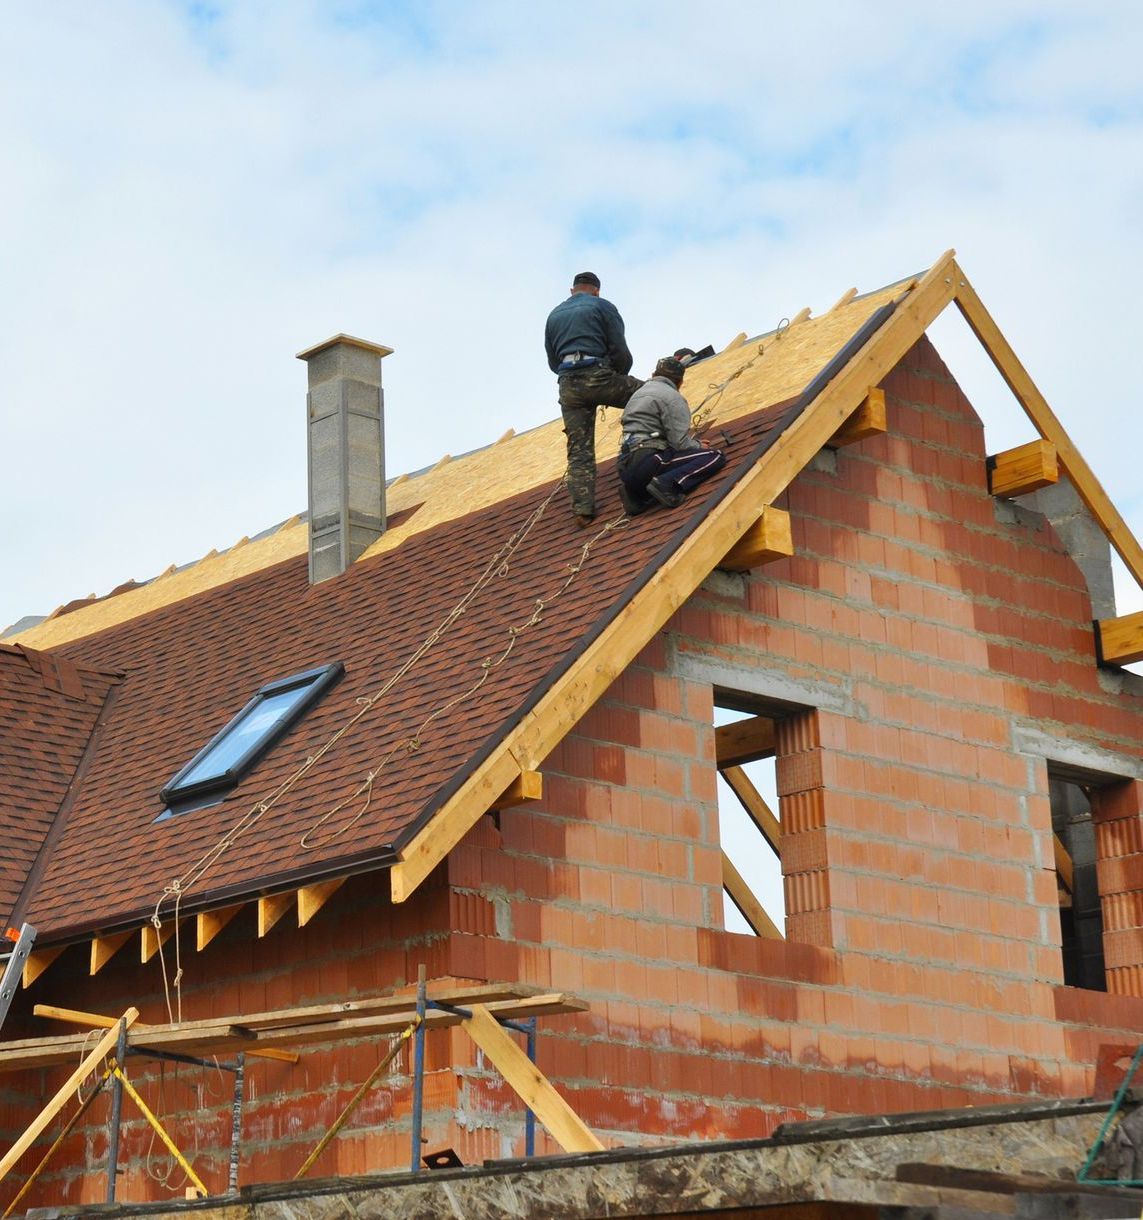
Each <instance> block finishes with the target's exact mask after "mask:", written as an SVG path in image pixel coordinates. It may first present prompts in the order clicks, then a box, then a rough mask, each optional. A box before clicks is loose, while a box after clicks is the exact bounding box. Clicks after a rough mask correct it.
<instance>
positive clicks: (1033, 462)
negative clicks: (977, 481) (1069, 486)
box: [988, 439, 1060, 496]
mask: <svg viewBox="0 0 1143 1220" xmlns="http://www.w3.org/2000/svg"><path fill="white" fill-rule="evenodd" d="M1059 478H1060V464H1059V461H1058V460H1057V455H1056V447H1055V445H1053V444H1052V443H1051V441H1046V440H1043V439H1041V440H1036V441H1029V442H1028V443H1027V444H1026V445H1018V446H1017V447H1016V448H1015V449H1006V450H1005V451H1004V452H1003V453H997V454H995V455H993V456H992V457H990V458H989V459H988V490H989V491H990V492H991V493H992V494H993V495H994V496H1026V495H1027V494H1028V493H1029V492H1032V491H1039V490H1040V488H1041V487H1050V486H1051V485H1052V484H1053V483H1057V482H1059Z"/></svg>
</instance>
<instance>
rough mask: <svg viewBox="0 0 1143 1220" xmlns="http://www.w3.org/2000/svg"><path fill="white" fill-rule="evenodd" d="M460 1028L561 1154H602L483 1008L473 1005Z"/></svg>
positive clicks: (574, 1115) (592, 1137)
mask: <svg viewBox="0 0 1143 1220" xmlns="http://www.w3.org/2000/svg"><path fill="white" fill-rule="evenodd" d="M471 1012H472V1016H471V1017H469V1018H468V1020H466V1021H463V1022H462V1023H461V1027H462V1028H463V1029H464V1030H465V1031H466V1033H467V1034H468V1036H469V1037H470V1038H471V1039H472V1040H473V1042H475V1043H476V1045H477V1046H479V1047H480V1049H481V1050H482V1051H483V1052H484V1053H485V1055H486V1056H487V1057H488V1058H489V1059H490V1060H491V1061H492V1062H493V1063H494V1064H495V1065H496V1067H497V1069H498V1070H499V1072H500V1075H501V1076H503V1077H504V1079H505V1080H506V1081H507V1082H508V1084H510V1085H511V1086H512V1088H513V1089H515V1090H516V1092H517V1093H518V1094H519V1096H520V1099H521V1100H522V1101H523V1102H524V1104H525V1105H526V1106H527V1107H528V1109H529V1110H531V1111H532V1113H533V1114H535V1115H536V1117H537V1118H539V1120H540V1122H542V1123H543V1124H544V1126H545V1127H546V1128H547V1129H548V1134H549V1135H550V1136H551V1137H552V1139H554V1140H555V1141H556V1143H557V1144H559V1146H560V1147H561V1148H562V1149H563V1150H564V1151H565V1152H602V1151H603V1144H602V1143H600V1141H599V1138H598V1137H597V1136H596V1135H595V1133H594V1132H593V1131H592V1130H591V1128H590V1127H589V1126H588V1125H587V1124H586V1123H585V1122H584V1121H583V1119H582V1118H580V1116H579V1115H578V1114H577V1113H576V1112H575V1111H574V1110H573V1109H572V1108H571V1106H569V1105H568V1103H567V1102H566V1101H565V1100H564V1099H563V1098H562V1097H561V1096H560V1095H559V1093H557V1092H556V1090H555V1089H554V1088H553V1087H552V1084H551V1081H549V1080H548V1078H547V1077H546V1076H545V1075H544V1074H543V1072H541V1071H540V1069H539V1068H538V1067H536V1065H535V1064H534V1063H533V1062H532V1061H531V1060H530V1059H529V1058H528V1056H527V1055H525V1054H524V1052H523V1051H522V1050H521V1049H520V1048H519V1047H518V1046H517V1045H516V1043H515V1042H513V1041H512V1039H511V1037H510V1036H509V1035H508V1033H507V1031H506V1030H504V1029H503V1028H502V1027H501V1026H500V1025H499V1024H498V1023H497V1021H496V1020H495V1019H494V1018H493V1016H492V1014H491V1013H490V1012H489V1011H488V1009H487V1008H485V1007H483V1006H482V1005H480V1004H474V1005H473V1006H472V1009H471Z"/></svg>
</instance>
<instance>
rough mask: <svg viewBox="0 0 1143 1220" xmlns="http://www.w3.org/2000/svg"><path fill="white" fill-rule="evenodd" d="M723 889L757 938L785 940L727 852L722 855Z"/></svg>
mask: <svg viewBox="0 0 1143 1220" xmlns="http://www.w3.org/2000/svg"><path fill="white" fill-rule="evenodd" d="M722 888H723V889H724V890H726V892H727V893H728V894H729V895H730V900H731V902H733V903H734V905H735V906H736V907H737V908H738V911H739V914H740V915H741V916H742V918H743V919H745V920H746V922H747V923H748V924H749V925H750V926H751V928H753V930H754V935H755V936H762V937H765V938H766V939H767V940H784V939H785V937H784V936H783V935H782V933H781V932H780V931H779V930H778V925H777V924H776V923H775V922H774V921H773V920H772V919H771V918H770V916H769V915H768V914H767V913H766V908H765V907H764V906H763V905H762V904H761V903H760V902H759V901H758V898H757V896H756V895H755V893H754V891H753V890H752V889H751V888H750V885H749V883H748V882H747V880H746V878H745V877H743V875H742V874H741V873H740V872H739V871H738V869H737V868H735V867H734V861H733V860H732V859H731V858H730V857H729V856H728V855H727V854H726V852H723V853H722Z"/></svg>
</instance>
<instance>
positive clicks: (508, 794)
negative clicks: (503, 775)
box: [492, 771, 544, 809]
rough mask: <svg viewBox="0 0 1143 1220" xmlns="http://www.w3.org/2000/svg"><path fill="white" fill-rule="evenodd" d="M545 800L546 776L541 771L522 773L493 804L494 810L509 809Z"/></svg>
mask: <svg viewBox="0 0 1143 1220" xmlns="http://www.w3.org/2000/svg"><path fill="white" fill-rule="evenodd" d="M543 799H544V776H543V773H542V772H540V771H521V772H520V774H519V775H517V776H516V778H515V779H514V780H513V781H512V782H511V783H510V784H509V785H508V787H507V788H505V789H504V791H503V792H502V793H501V794H500V795H499V796H498V797H497V798H496V800H495V801H494V802H493V804H492V808H493V809H508V808H510V807H511V806H512V805H523V804H526V803H527V802H529V801H540V800H543Z"/></svg>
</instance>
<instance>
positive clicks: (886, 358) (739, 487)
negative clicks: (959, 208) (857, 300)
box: [390, 250, 959, 902]
mask: <svg viewBox="0 0 1143 1220" xmlns="http://www.w3.org/2000/svg"><path fill="white" fill-rule="evenodd" d="M958 277H959V270H958V268H957V266H956V262H955V259H954V258H953V252H952V251H951V250H950V251H949V252H948V253H947V254H945V255H943V256H942V257H941V258H940V259H939V260H938V261H937V262H936V263H935V264H934V265H933V266H932V267H931V268H930V269H929V271H927V272H926V273H925V275H924V276H923V277H922V278H921V279H920V280H919V281H918V282H917V283H916V285H915V286H914V287H912V288H911V289H910V290H909V292H908V295H907V296H906V297H905V298H904V299H903V300H902V301H900V303H899V304H898V305H897V307H896V309H895V310H894V311H893V314H892V315H891V316H890V317H889V318H888V320H887V321H886V322H885V323H884V324H883V325H882V326H880V327H879V328H878V329H877V331H876V332H875V334H874V335H873V336H872V337H871V338H870V340H869V342H868V343H866V344H865V345H864V346H863V347H862V349H861V350H860V351H859V352H858V353H857V354H856V355H855V356H854V357H853V358H852V359H851V360H850V361H849V363H848V364H847V365H846V366H845V368H844V369H842V370H841V372H839V373H838V375H837V376H836V377H834V378H832V379H831V380H830V381H829V383H828V384H827V385H826V386H825V387H824V388H823V389H822V390H821V392H820V393H819V394H818V396H817V397H816V398H815V399H814V401H813V402H812V403H811V404H810V405H809V406H808V407H807V409H806V410H805V411H803V412H802V413H801V414H800V415H799V416H798V417H797V419H795V420H794V421H793V422H792V423H791V424H790V426H789V427H788V428H786V429H785V430H784V431H783V432H782V434H781V436H779V437H778V438H777V439H776V440H775V441H774V444H773V445H772V446H771V447H770V449H769V450H768V451H767V452H766V453H765V454H764V455H763V456H762V458H761V459H760V460H759V461H758V462H757V464H756V465H755V466H754V467H753V468H752V469H751V470H749V471H748V472H747V473H746V474H744V475H743V476H742V478H740V479H739V480H738V482H737V483H735V485H734V486H733V487H732V488H730V490H729V491H728V492H727V494H726V496H725V497H724V498H723V499H722V501H721V502H720V503H719V505H718V508H717V509H716V510H715V511H714V512H712V513H710V514H709V515H708V516H707V517H706V518H704V519H703V520H702V521H700V522H699V523H698V525H697V526H696V528H695V529H694V530H693V531H692V532H691V533H690V534H689V535H688V536H687V537H686V538H685V539H684V540H683V542H682V543H680V545H679V547H678V548H677V549H676V551H675V552H674V554H673V555H672V556H671V557H670V558H669V559H668V560H667V561H666V563H664V564H663V566H662V567H661V568H660V569H659V570H658V571H657V572H656V573H655V574H654V575H653V576H652V577H651V578H650V579H649V580H648V582H647V583H646V584H645V585H644V586H643V587H642V588H640V589H639V590H637V591H636V593H635V594H634V595H633V596H632V597H631V599H630V600H629V601H628V603H627V605H626V606H624V608H623V610H622V611H621V612H620V613H619V614H617V615H616V616H615V618H614V619H612V621H611V622H610V623H609V624H608V625H607V627H606V628H605V629H604V630H603V631H601V632H600V633H599V635H598V636H596V638H595V639H594V640H593V641H592V643H591V644H589V645H588V647H587V648H585V649H584V650H583V652H582V653H580V655H579V656H578V657H577V658H576V659H575V661H574V662H573V663H572V665H570V666H569V668H568V670H567V672H566V673H565V674H564V676H563V677H562V678H561V680H560V681H558V682H556V683H555V684H553V686H552V687H551V688H550V689H549V690H548V691H546V692H545V693H544V694H543V695H542V696H541V697H540V699H539V700H538V701H537V702H536V704H535V706H534V707H533V708H532V709H531V710H530V711H529V712H528V713H527V714H526V715H525V716H524V717H523V719H522V720H521V721H520V722H519V724H517V725H516V727H515V728H513V729H510V730H509V731H508V732H507V733H506V734H505V735H504V737H503V738H502V739H501V741H500V742H499V743H498V744H497V745H496V747H495V748H494V749H493V750H492V752H491V753H490V754H489V755H488V757H487V758H486V759H485V760H484V761H483V762H482V763H481V764H480V765H479V766H478V767H477V768H476V770H475V771H474V772H473V773H472V775H471V776H470V777H469V780H468V782H467V783H465V784H463V785H462V786H461V788H460V789H459V790H458V791H457V792H456V793H454V794H453V796H451V797H450V798H449V799H448V800H447V801H446V802H445V804H444V805H443V806H442V807H441V808H440V809H439V810H438V811H437V813H436V816H435V817H433V818H432V819H431V820H430V821H429V822H428V823H427V824H426V825H425V826H424V827H423V828H422V829H421V830H420V831H419V832H418V833H417V834H416V835H414V836H413V838H412V839H411V840H410V841H409V842H408V843H407V844H406V845H405V846H404V848H403V850H402V852H401V859H400V860H399V861H398V862H397V863H396V864H395V865H394V866H393V868H392V869H391V871H390V878H391V886H392V894H393V900H394V901H395V902H404V901H405V899H406V898H408V897H409V895H410V894H412V893H413V892H414V890H416V888H417V886H419V885H420V884H421V882H422V881H423V880H424V879H425V878H426V877H427V876H428V875H429V873H431V872H432V870H433V869H434V868H435V867H436V865H437V864H439V863H440V861H441V860H443V859H444V858H445V856H447V855H448V853H449V852H450V851H451V850H452V848H453V847H454V846H455V845H456V844H457V843H459V842H460V840H461V839H462V838H463V837H464V835H465V834H467V833H468V830H469V829H470V828H471V827H472V826H473V825H474V824H475V823H476V822H477V820H478V819H479V818H480V817H482V816H483V814H484V813H485V811H486V810H487V809H488V808H489V806H490V805H491V803H492V802H493V801H494V800H495V799H496V797H497V796H498V795H499V794H500V793H501V792H503V791H504V789H505V788H506V787H507V786H508V784H510V783H511V782H512V780H513V779H514V778H515V776H516V775H517V774H519V772H520V771H522V770H534V769H536V768H537V767H539V766H540V764H541V763H542V762H543V760H544V758H546V757H547V755H548V754H549V753H550V752H551V751H552V750H553V749H554V748H555V746H556V745H557V743H558V742H560V741H561V740H562V739H563V738H564V737H565V736H566V735H567V733H568V732H569V731H570V730H571V729H572V727H573V726H574V725H575V724H576V723H577V722H578V721H579V720H580V718H581V717H582V716H583V715H584V713H585V712H586V711H587V710H588V708H590V707H591V706H592V705H593V704H594V703H595V701H596V700H597V699H599V697H600V696H601V695H602V694H603V693H604V691H606V690H607V688H608V687H609V686H610V685H611V684H612V682H614V680H615V679H616V677H617V676H618V675H619V674H620V673H621V672H622V671H623V670H624V669H626V668H627V666H628V665H629V664H630V663H631V662H632V661H633V660H634V658H635V657H636V655H638V653H639V651H640V650H641V649H642V648H643V647H644V646H645V645H646V643H647V641H648V640H649V639H651V637H652V636H653V635H654V634H655V632H656V631H658V630H659V629H660V628H661V627H662V626H663V625H664V624H665V623H666V622H667V620H668V619H669V618H670V617H671V615H672V614H674V612H675V611H676V610H677V609H678V608H679V607H680V606H681V605H682V604H683V602H685V601H686V599H687V598H688V597H689V596H690V595H691V594H692V593H693V592H694V590H695V589H696V588H698V586H699V585H700V584H701V583H702V581H704V580H705V579H706V577H707V576H708V575H709V574H710V572H711V571H712V569H713V568H714V567H716V566H717V564H718V563H719V561H720V560H721V559H722V558H723V557H724V556H725V555H726V554H727V552H728V551H729V550H730V549H731V547H733V546H734V544H735V543H736V542H737V541H738V540H739V539H740V538H741V537H742V536H743V534H745V533H746V531H747V530H748V529H749V528H750V526H751V525H753V524H754V522H755V521H756V520H757V519H758V516H759V514H760V513H761V511H762V509H763V508H764V507H765V506H766V505H767V504H772V503H773V502H774V501H775V500H776V499H777V498H778V496H780V495H781V494H782V492H783V491H785V490H786V488H787V487H788V486H789V485H790V483H791V482H792V481H793V480H794V478H795V477H796V476H797V475H798V473H799V472H800V471H801V470H802V469H803V467H804V466H805V465H806V463H808V462H809V461H810V460H811V459H812V458H813V457H814V455H815V454H816V453H817V452H818V451H819V450H820V449H821V448H822V446H823V445H825V444H826V442H827V441H828V440H829V439H830V437H831V436H833V435H834V433H835V432H837V430H838V428H840V427H841V425H842V424H843V423H844V422H845V421H846V420H847V419H848V418H849V416H850V415H851V414H852V413H853V411H854V410H856V408H857V407H858V406H859V405H860V404H861V403H862V402H863V401H864V399H865V397H866V395H867V394H868V392H869V387H870V386H874V385H877V384H878V383H879V382H880V381H881V380H882V378H883V377H885V375H886V374H887V373H888V372H889V371H890V370H891V369H892V368H893V367H894V366H895V365H896V364H897V363H898V362H899V361H900V360H901V358H902V357H903V356H904V355H905V353H906V352H907V351H908V350H909V348H910V347H912V346H913V344H914V343H916V341H917V340H918V339H919V338H920V337H921V336H922V335H923V334H924V333H925V331H926V330H927V329H928V327H929V325H930V324H931V323H932V321H933V319H934V318H936V317H937V316H938V315H939V314H940V312H941V311H942V310H943V309H944V308H945V306H946V305H948V304H949V302H950V301H951V300H952V299H953V291H954V283H955V282H956V280H957V278H958Z"/></svg>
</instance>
